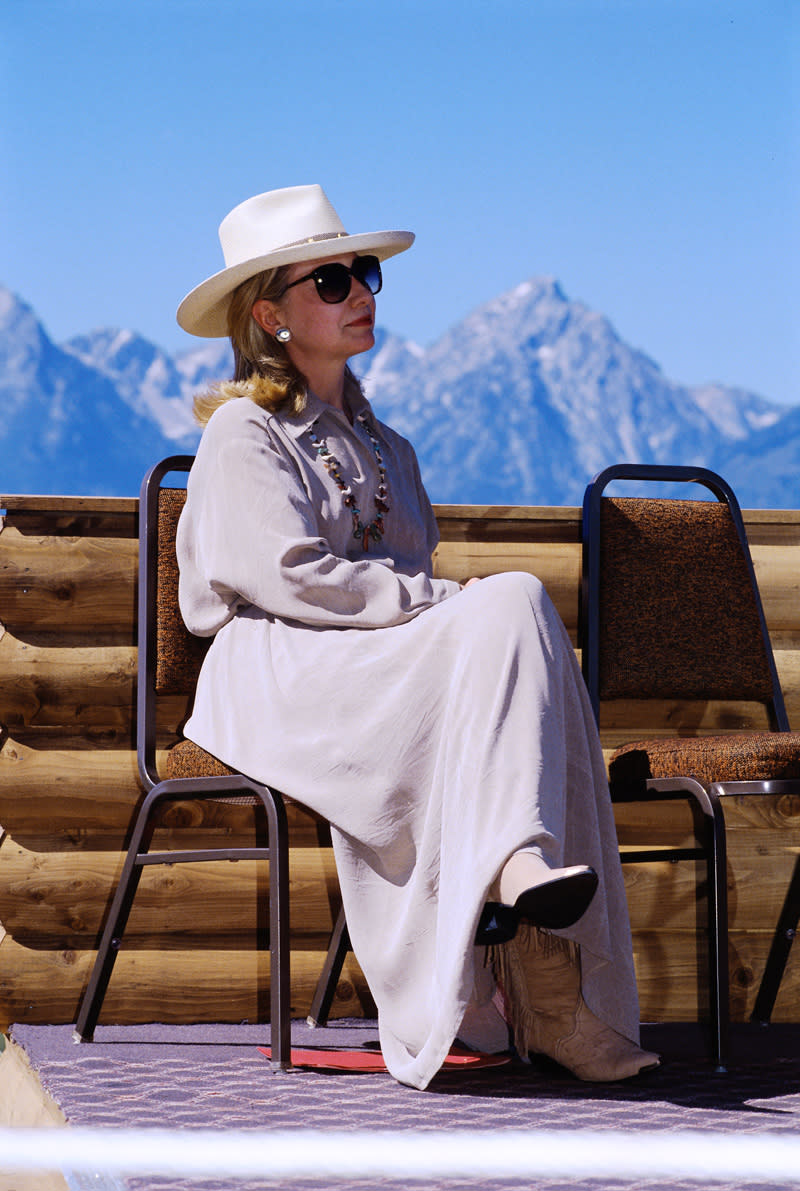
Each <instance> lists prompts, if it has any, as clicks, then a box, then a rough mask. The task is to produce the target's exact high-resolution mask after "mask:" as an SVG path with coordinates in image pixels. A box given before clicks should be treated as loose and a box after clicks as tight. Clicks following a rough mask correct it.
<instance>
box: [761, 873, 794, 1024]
mask: <svg viewBox="0 0 800 1191" xmlns="http://www.w3.org/2000/svg"><path fill="white" fill-rule="evenodd" d="M798 920H800V856H798V857H797V860H796V861H795V865H794V873H793V874H792V879H791V881H790V882H789V888H788V889H787V891H786V900H785V901H784V903H783V909H782V910H781V912H780V916H779V918H778V923H777V926H776V927H775V934H774V935H773V938H772V946H771V947H770V951H769V955H768V956H767V963H766V967H765V968H764V975H763V976H762V977H761V984H760V985H759V988H758V995H757V996H756V1003H755V1005H754V1006H753V1012H752V1014H751V1015H750V1020H751V1021H757V1022H761V1024H762V1025H765V1026H766V1025H769V1021H770V1018H771V1017H772V1010H773V1009H774V1007H775V1000H776V998H777V996H778V989H779V988H780V986H781V981H782V979H783V973H784V971H785V970H786V964H787V962H788V959H789V952H790V951H791V949H792V943H793V942H794V938H795V935H796V934H797V923H798Z"/></svg>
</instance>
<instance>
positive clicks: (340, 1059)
mask: <svg viewBox="0 0 800 1191" xmlns="http://www.w3.org/2000/svg"><path fill="white" fill-rule="evenodd" d="M258 1050H259V1053H260V1054H262V1055H264V1056H265V1057H266V1058H268V1059H269V1058H271V1057H272V1052H271V1049H270V1047H269V1046H259V1047H258ZM509 1062H511V1058H510V1056H509V1055H507V1054H501V1055H485V1054H481V1053H480V1052H478V1051H474V1050H462V1049H461V1047H458V1046H454V1047H453V1049H452V1050H451V1051H450V1053H449V1054H448V1055H447V1057H446V1059H445V1061H444V1063H443V1064H442V1071H466V1070H468V1069H471V1068H474V1067H502V1066H503V1064H504V1063H509ZM292 1066H293V1067H313V1068H315V1069H316V1070H319V1071H359V1072H361V1073H362V1074H363V1073H365V1072H373V1071H385V1070H386V1064H385V1063H384V1061H383V1056H382V1054H381V1052H380V1051H379V1050H374V1051H372V1050H335V1049H330V1050H327V1049H326V1048H325V1047H315V1048H313V1049H311V1050H300V1049H295V1048H294V1047H292Z"/></svg>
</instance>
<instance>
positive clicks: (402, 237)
mask: <svg viewBox="0 0 800 1191" xmlns="http://www.w3.org/2000/svg"><path fill="white" fill-rule="evenodd" d="M413 243H414V233H413V232H363V233H361V234H360V235H357V236H337V237H335V238H332V239H330V240H312V241H307V242H306V243H303V244H291V245H289V246H288V247H286V248H279V249H277V250H276V251H275V252H269V253H267V254H266V255H265V256H257V257H253V258H252V259H251V260H247V261H242V262H241V263H240V264H238V265H232V266H231V267H230V268H228V269H222V270H221V271H220V272H219V273H215V274H214V275H213V277H209V278H207V280H206V281H203V282H201V283H200V285H198V286H195V288H194V289H193V290H191V291H190V292H189V293H188V294H187V295H186V297H185V298H184V299H183V301H182V302H181V304H180V306H179V307H178V312H177V315H176V318H177V320H178V323H179V325H180V326H181V327H183V329H184V331H188V332H189V334H190V335H199V336H201V337H202V338H205V339H219V338H224V337H225V336H227V335H228V306H229V304H230V300H231V295H232V293H233V291H234V290H235V289H236V287H237V285H241V283H242V282H243V281H247V280H249V278H251V277H255V276H256V274H257V273H263V272H264V271H265V270H266V269H275V268H277V267H278V266H279V265H292V264H295V263H297V262H299V261H317V260H325V259H326V258H327V257H329V256H342V255H343V254H344V253H347V252H355V253H372V255H373V256H377V257H378V259H379V260H381V261H385V260H388V259H389V257H390V256H396V255H397V253H399V252H405V250H406V249H407V248H410V247H411V245H412V244H413Z"/></svg>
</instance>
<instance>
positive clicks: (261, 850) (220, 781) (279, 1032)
mask: <svg viewBox="0 0 800 1191" xmlns="http://www.w3.org/2000/svg"><path fill="white" fill-rule="evenodd" d="M193 462H194V457H193V456H191V455H174V456H170V457H169V458H166V459H163V460H161V461H160V462H159V463H156V464H155V465H154V466H153V467H152V468H150V470H149V471H148V472H147V474H146V476H145V478H144V480H143V482H142V488H141V496H140V503H139V546H140V554H139V593H138V594H139V609H138V641H139V650H138V690H137V726H136V732H137V760H138V767H139V775H140V778H141V781H142V784H143V786H144V789H145V791H146V796H145V798H144V800H143V802H142V804H141V806H140V807H139V809H138V811H137V813H136V816H135V819H134V824H133V828H132V832H131V839H130V843H129V846H128V850H127V854H126V858H125V862H124V866H123V870H122V874H121V876H120V880H119V882H118V884H117V888H116V891H115V893H114V897H113V900H112V903H111V907H110V910H109V913H108V917H107V919H106V923H105V927H104V929H103V933H102V936H101V940H100V945H99V949H98V953H97V958H96V960H95V964H94V968H93V970H92V973H91V976H90V979H89V983H88V985H87V988H86V992H85V993H84V995H83V998H82V1001H81V1005H80V1008H79V1012H78V1016H77V1020H76V1025H75V1030H74V1034H73V1037H74V1040H75V1041H76V1042H89V1041H91V1040H92V1038H93V1036H94V1031H95V1027H96V1025H97V1021H98V1017H99V1015H100V1010H101V1008H102V1004H103V999H104V997H105V994H106V990H107V988H108V984H109V981H110V979H111V973H112V971H113V968H114V963H115V960H116V957H117V954H118V952H119V950H120V948H121V946H122V941H123V934H124V931H125V926H126V923H127V920H128V916H129V913H130V910H131V907H132V905H133V901H134V898H135V896H136V890H137V887H138V885H139V880H140V878H141V874H142V870H143V868H144V867H145V866H146V865H150V864H181V863H186V862H193V863H196V862H199V861H212V860H266V861H268V862H269V927H268V938H266V937H264V936H265V933H266V932H265V931H264V929H263V928H262V927H261V926H260V925H259V926H258V927H257V931H258V938H259V943H260V944H261V945H262V946H264V945H266V947H268V949H269V952H270V1032H271V1055H272V1059H271V1062H272V1066H273V1067H274V1068H277V1069H284V1070H285V1069H288V1068H289V1067H291V1021H290V949H289V836H288V826H287V819H286V808H285V806H284V799H283V795H282V794H281V793H280V791H278V790H276V789H273V788H272V787H270V786H266V785H263V784H262V783H260V782H257V781H254V780H253V779H252V778H249V777H247V776H246V775H245V774H240V773H237V774H232V775H230V776H223V777H217V776H215V777H210V776H209V777H188V778H172V779H167V780H161V778H160V776H159V773H158V769H157V765H156V702H157V699H156V691H155V672H156V660H157V658H156V650H157V642H156V633H155V631H154V628H155V614H156V600H157V593H158V560H159V543H158V500H159V493H160V491H161V489H162V485H161V481H162V480H163V479H164V477H165V476H166V475H167V474H168V473H169V472H188V471H189V469H190V468H191V466H192V463H193ZM243 798H247V799H248V800H250V799H251V798H252V800H253V802H254V804H255V805H256V808H257V809H258V805H259V804H260V806H261V807H263V810H264V815H265V817H266V824H267V837H266V839H267V842H266V846H256V847H252V848H224V847H222V848H206V849H193V850H186V851H180V850H178V849H175V850H170V851H166V852H151V851H150V844H151V840H152V836H153V833H154V831H155V828H156V825H157V820H158V815H159V812H160V811H161V810H162V808H163V807H164V806H165V805H168V804H170V803H173V802H180V801H187V800H191V801H198V800H205V799H213V800H223V801H228V800H236V801H238V802H241V801H242V799H243ZM334 988H335V981H334V987H332V988H329V989H324V988H323V989H322V990H318V996H320V995H327V999H328V1004H330V1001H331V1000H332V997H333V991H334Z"/></svg>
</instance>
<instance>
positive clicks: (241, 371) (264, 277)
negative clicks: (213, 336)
mask: <svg viewBox="0 0 800 1191" xmlns="http://www.w3.org/2000/svg"><path fill="white" fill-rule="evenodd" d="M288 276H289V268H288V266H287V265H279V266H278V268H277V269H267V270H266V272H264V273H258V274H256V276H255V277H250V278H249V279H248V280H247V281H243V282H242V283H241V285H238V286H237V287H236V289H235V290H234V291H233V294H232V295H231V300H230V304H229V306H228V334H229V335H230V339H231V346H232V347H233V364H234V373H233V378H232V379H231V380H225V381H219V382H218V383H217V384H213V385H211V386H210V387H209V388H208V389H206V390H205V391H204V392H202V393H197V394H196V395H195V398H194V402H193V407H192V408H193V411H194V416H195V418H196V420H197V421H198V422H199V423H200V425H201V426H205V424H206V423H207V422H208V420H209V418H210V417H211V415H212V414H213V413H214V411H215V410H216V409H218V408H219V407H220V406H221V405H224V404H225V402H226V401H231V400H232V399H233V398H234V397H249V398H250V400H251V401H254V402H255V403H256V405H260V406H261V408H262V409H266V410H268V411H269V412H270V413H277V412H278V411H279V410H286V411H288V412H289V413H290V414H293V415H295V416H297V415H299V414H301V413H302V412H303V410H304V409H305V407H306V399H307V394H308V382H307V381H306V378H305V377H304V376H303V374H302V372H300V370H299V369H298V368H296V367H295V365H294V364H293V363H292V360H291V359H290V357H289V353H288V352H287V350H286V348H285V347H284V345H283V344H282V343H278V341H277V339H275V338H274V337H273V336H272V335H270V334H269V333H268V332H267V331H265V330H264V328H263V327H262V326H261V325H260V324H259V323H257V322H256V320H255V319H254V318H253V306H254V305H255V303H256V302H258V301H259V299H261V298H263V299H266V300H267V301H269V302H277V301H278V299H279V298H280V297H281V296H282V295H283V293H284V290H285V288H286V280H287V278H288ZM344 387H345V396H346V397H347V396H348V395H351V394H352V395H354V396H355V395H359V396H360V395H361V392H362V390H361V385H360V383H359V382H358V380H357V379H356V377H355V376H354V375H353V373H352V372H351V371H350V368H349V367H348V368H346V370H345V380H344Z"/></svg>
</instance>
